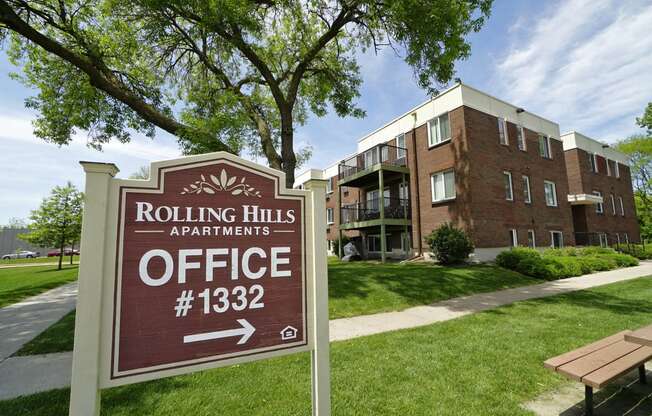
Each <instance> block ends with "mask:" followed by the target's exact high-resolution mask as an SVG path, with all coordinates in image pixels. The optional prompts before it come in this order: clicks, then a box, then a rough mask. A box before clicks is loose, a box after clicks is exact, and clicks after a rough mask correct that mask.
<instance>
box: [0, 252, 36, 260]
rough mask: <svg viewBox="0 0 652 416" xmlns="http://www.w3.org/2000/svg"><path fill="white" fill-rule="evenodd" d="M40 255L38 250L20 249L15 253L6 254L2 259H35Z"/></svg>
mask: <svg viewBox="0 0 652 416" xmlns="http://www.w3.org/2000/svg"><path fill="white" fill-rule="evenodd" d="M38 256H40V253H39V252H36V251H27V250H18V251H16V252H15V253H9V254H4V255H3V256H2V260H12V259H33V258H36V257H38Z"/></svg>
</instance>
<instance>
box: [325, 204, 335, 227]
mask: <svg viewBox="0 0 652 416" xmlns="http://www.w3.org/2000/svg"><path fill="white" fill-rule="evenodd" d="M333 213H334V211H333V208H326V223H327V224H333V223H334V222H335V217H334V215H333Z"/></svg>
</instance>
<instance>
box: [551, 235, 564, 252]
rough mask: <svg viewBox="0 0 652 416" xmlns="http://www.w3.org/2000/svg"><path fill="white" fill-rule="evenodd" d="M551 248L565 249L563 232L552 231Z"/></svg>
mask: <svg viewBox="0 0 652 416" xmlns="http://www.w3.org/2000/svg"><path fill="white" fill-rule="evenodd" d="M550 247H552V248H562V247H564V234H562V232H561V231H550Z"/></svg>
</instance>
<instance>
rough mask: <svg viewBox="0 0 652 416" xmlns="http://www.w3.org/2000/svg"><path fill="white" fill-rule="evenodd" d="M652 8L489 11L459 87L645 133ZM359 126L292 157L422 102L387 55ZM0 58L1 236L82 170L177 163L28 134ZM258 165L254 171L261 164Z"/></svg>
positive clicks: (336, 128)
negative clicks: (85, 165) (90, 163)
mask: <svg viewBox="0 0 652 416" xmlns="http://www.w3.org/2000/svg"><path fill="white" fill-rule="evenodd" d="M651 27H652V3H650V1H649V0H628V1H626V2H622V1H620V0H562V1H545V2H542V1H535V0H513V1H509V0H495V4H494V9H493V11H492V16H491V18H490V19H489V21H488V22H487V24H486V25H485V26H484V28H483V29H482V31H480V32H479V33H477V34H473V35H472V36H471V37H470V41H471V43H472V54H471V57H470V58H469V59H468V60H466V61H463V62H460V63H459V64H458V65H457V76H458V77H459V78H461V79H462V81H463V82H465V83H467V84H469V85H472V86H474V87H476V88H479V89H481V90H483V91H485V92H487V93H489V94H492V95H494V96H497V97H499V98H502V99H504V100H507V101H509V102H511V103H513V104H516V105H519V106H521V107H523V108H525V109H527V110H528V111H532V112H534V113H536V114H539V115H541V116H543V117H546V118H548V119H551V120H554V121H556V122H558V123H559V124H560V127H561V130H562V132H565V131H569V130H577V131H580V132H582V133H584V134H586V135H589V136H591V137H594V138H597V139H601V140H604V141H606V142H613V141H615V140H618V139H619V138H623V137H626V136H628V135H630V134H633V133H640V132H642V130H641V129H639V128H638V127H637V126H636V125H635V118H636V117H637V116H640V114H641V113H642V111H643V108H644V107H645V105H646V104H647V102H649V101H652V69H650V68H652V53H650V51H652V36H650V34H649V33H650V32H649V30H650V28H651ZM359 62H360V64H361V70H362V76H363V79H364V85H363V87H362V89H361V97H360V100H359V105H360V106H361V107H362V108H364V109H365V110H366V111H367V117H366V118H365V119H361V120H360V119H348V118H347V119H341V118H338V117H337V116H336V115H329V116H326V117H324V118H321V119H320V118H311V119H310V120H309V121H308V123H307V124H306V125H305V126H302V127H299V128H298V129H297V132H296V135H295V140H296V142H297V146H298V147H300V146H303V145H306V144H309V145H311V146H312V147H313V157H312V160H311V161H310V162H309V163H308V164H307V167H317V168H323V167H326V166H327V165H329V164H331V163H333V162H335V161H337V160H340V159H341V158H342V156H344V155H346V154H348V153H351V152H354V151H355V146H356V142H357V139H358V138H360V137H361V136H363V135H364V134H366V133H368V132H369V131H372V130H374V129H375V128H377V127H379V126H380V125H382V124H384V123H385V122H387V121H389V120H390V119H392V118H394V117H396V116H397V115H400V114H402V113H404V112H405V111H407V110H409V109H410V108H412V107H413V106H415V105H417V104H419V103H421V102H422V101H424V100H425V99H427V98H428V97H427V95H426V93H425V92H424V91H422V90H420V89H419V88H418V87H417V86H416V83H415V82H414V78H413V76H412V70H411V69H410V68H409V67H408V66H407V65H405V64H404V63H403V62H402V60H401V58H400V57H396V56H395V55H394V54H393V52H391V51H384V52H382V53H381V54H379V55H375V54H374V53H372V52H369V53H365V54H361V55H360V57H359ZM15 70H16V68H14V67H12V66H11V65H10V64H9V63H8V62H7V60H6V58H5V56H4V55H3V54H0V91H1V95H0V97H1V98H0V166H2V170H3V173H4V175H3V178H4V179H3V180H2V181H1V182H0V195H1V197H0V224H4V223H6V222H7V221H8V219H9V218H12V217H17V218H27V217H28V216H29V212H30V210H31V209H34V208H35V207H36V206H38V204H39V202H40V200H41V199H42V198H43V197H45V196H46V195H47V194H48V192H49V190H50V189H51V188H52V187H53V186H55V185H61V184H64V183H65V182H66V181H68V180H70V181H72V182H73V183H74V184H76V185H77V186H78V187H80V188H83V173H82V170H81V167H80V166H79V164H78V162H79V161H80V160H94V161H108V162H113V163H115V164H116V165H118V167H119V168H120V170H121V173H120V175H119V176H125V177H126V176H128V175H129V174H131V173H132V172H134V171H136V170H137V169H138V167H139V166H142V165H146V164H148V163H149V162H151V161H154V160H160V159H166V158H170V157H175V156H178V155H179V154H180V152H179V150H178V148H177V146H176V142H175V140H174V138H173V137H171V136H169V135H167V134H164V133H161V134H159V135H158V136H157V138H156V139H155V140H154V141H150V140H149V139H145V138H142V137H137V138H135V139H134V140H133V142H132V143H130V144H127V145H123V144H119V143H117V142H115V143H111V144H109V145H108V146H105V149H104V151H103V152H98V151H96V150H92V149H89V148H87V147H86V146H85V135H84V133H83V132H79V134H78V135H77V136H76V137H75V140H74V142H73V143H72V144H71V145H69V146H65V147H61V148H59V147H57V146H54V145H51V144H48V143H45V142H43V141H41V140H39V139H38V138H36V137H34V136H33V134H32V128H31V120H32V119H33V117H34V114H33V113H31V112H30V111H29V110H27V109H25V108H24V100H25V98H27V97H29V96H30V95H32V94H33V91H30V90H29V89H27V88H25V87H24V86H22V85H20V84H19V83H17V82H16V81H14V80H11V79H10V78H9V75H8V74H9V72H11V71H15ZM260 162H261V163H262V162H263V161H262V160H261V161H260Z"/></svg>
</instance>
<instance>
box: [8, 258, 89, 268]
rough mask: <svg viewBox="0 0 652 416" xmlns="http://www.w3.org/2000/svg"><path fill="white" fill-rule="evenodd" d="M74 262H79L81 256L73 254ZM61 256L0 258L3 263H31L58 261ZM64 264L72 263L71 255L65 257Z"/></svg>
mask: <svg viewBox="0 0 652 416" xmlns="http://www.w3.org/2000/svg"><path fill="white" fill-rule="evenodd" d="M72 260H73V262H75V263H78V262H79V256H73V258H72ZM58 262H59V257H37V258H35V259H12V260H2V259H0V266H1V265H10V264H29V263H58ZM63 264H70V256H66V257H64V258H63Z"/></svg>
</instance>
